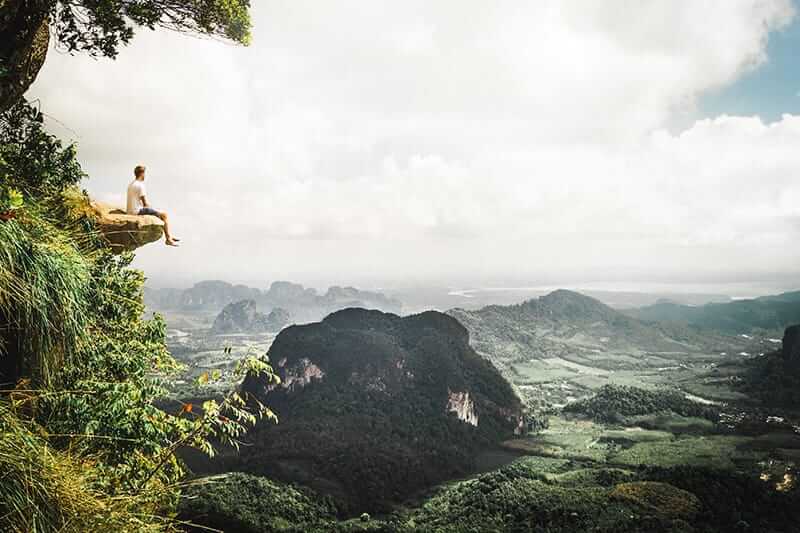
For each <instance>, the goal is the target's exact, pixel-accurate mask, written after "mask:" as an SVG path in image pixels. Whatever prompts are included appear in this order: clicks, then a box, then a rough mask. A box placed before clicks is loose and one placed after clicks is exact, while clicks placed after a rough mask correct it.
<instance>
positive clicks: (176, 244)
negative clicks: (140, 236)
mask: <svg viewBox="0 0 800 533" xmlns="http://www.w3.org/2000/svg"><path fill="white" fill-rule="evenodd" d="M177 240H179V239H167V240H166V241H164V244H166V245H167V246H178V243H177V242H175V241H177Z"/></svg>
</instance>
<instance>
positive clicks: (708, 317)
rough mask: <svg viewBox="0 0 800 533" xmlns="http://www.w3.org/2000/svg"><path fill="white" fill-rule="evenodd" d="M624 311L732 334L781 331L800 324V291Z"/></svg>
mask: <svg viewBox="0 0 800 533" xmlns="http://www.w3.org/2000/svg"><path fill="white" fill-rule="evenodd" d="M623 312H624V313H625V314H627V315H628V316H631V317H634V318H637V319H639V320H645V321H648V322H673V323H679V324H688V325H691V326H696V327H700V328H704V329H713V330H717V331H722V332H725V333H732V334H737V333H738V334H742V333H750V332H752V331H754V330H756V329H762V330H772V331H775V330H778V331H781V330H783V329H784V328H786V327H787V326H789V325H791V324H796V323H798V322H800V291H793V292H785V293H783V294H777V295H773V296H762V297H759V298H754V299H750V300H736V301H733V302H730V303H709V304H706V305H703V306H697V307H694V306H688V305H681V304H677V303H674V302H668V301H665V302H659V303H656V304H654V305H649V306H645V307H641V308H638V309H627V310H624V311H623Z"/></svg>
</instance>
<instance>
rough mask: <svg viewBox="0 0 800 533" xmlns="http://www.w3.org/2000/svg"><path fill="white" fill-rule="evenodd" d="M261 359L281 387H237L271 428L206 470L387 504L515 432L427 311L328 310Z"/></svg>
mask: <svg viewBox="0 0 800 533" xmlns="http://www.w3.org/2000/svg"><path fill="white" fill-rule="evenodd" d="M269 358H270V361H271V363H272V365H273V367H274V368H275V369H276V371H277V372H278V374H279V375H280V377H281V383H280V384H279V385H275V384H271V383H267V382H264V381H263V380H261V379H255V378H248V379H246V380H245V382H244V383H243V384H242V389H243V391H245V392H248V393H250V394H254V395H256V396H257V397H258V398H260V399H262V400H263V401H264V402H265V403H266V404H267V405H269V406H270V408H272V409H273V410H274V411H275V412H276V414H277V415H278V419H279V423H278V424H277V425H273V424H270V423H263V424H259V425H258V426H257V427H256V428H255V429H254V430H253V431H252V432H251V433H250V434H248V437H247V441H248V444H247V445H245V446H242V448H241V451H240V453H239V454H238V455H234V454H232V455H230V456H227V457H220V458H219V459H218V460H217V461H216V462H215V463H212V471H213V468H218V469H220V470H228V471H234V470H235V471H244V472H249V473H254V474H258V475H266V476H268V477H273V478H277V479H282V480H286V481H293V482H299V483H302V484H306V485H310V486H311V487H312V488H314V489H316V490H318V491H320V492H323V493H326V494H329V495H331V496H333V497H334V498H336V500H337V501H339V502H341V505H343V506H344V507H345V508H346V509H348V510H349V511H351V512H363V511H369V512H372V511H387V510H388V509H389V508H390V507H391V505H392V504H394V503H399V502H401V501H403V499H405V498H407V497H408V496H410V495H411V494H413V493H416V492H417V491H419V490H421V489H424V488H427V487H430V486H432V485H434V484H436V483H439V482H441V481H443V480H445V479H452V478H453V477H457V476H461V475H464V474H465V473H467V472H469V471H470V470H471V469H472V468H473V461H474V457H475V455H476V453H478V452H479V451H480V450H483V449H485V448H488V447H491V446H493V445H494V444H495V443H497V442H499V441H501V440H503V439H506V438H509V437H511V436H513V435H514V433H515V432H521V431H523V430H524V428H525V420H524V418H523V413H522V406H521V403H520V400H519V399H518V398H517V396H516V395H515V393H514V391H513V389H512V388H511V386H510V385H509V384H508V383H507V382H506V381H505V380H504V379H503V378H502V376H501V375H500V374H499V373H498V371H497V369H495V368H494V367H493V366H492V365H491V364H490V363H489V362H488V361H486V360H485V359H484V358H482V357H480V356H479V355H478V354H476V353H475V351H474V350H473V349H472V348H471V347H470V346H469V336H468V333H467V330H466V329H465V328H464V327H463V326H462V325H461V324H459V323H458V322H457V321H456V320H455V319H453V318H452V317H450V316H447V315H445V314H442V313H438V312H435V311H429V312H425V313H422V314H419V315H412V316H408V317H399V316H397V315H393V314H387V313H382V312H379V311H367V310H364V309H346V310H343V311H338V312H336V313H333V314H332V315H330V316H328V317H327V318H325V319H324V320H323V321H321V322H317V323H313V324H307V325H303V326H290V327H288V328H286V329H284V330H283V331H281V333H280V334H278V336H277V337H276V339H275V341H274V342H273V344H272V347H271V348H270V350H269ZM215 465H216V466H215ZM195 469H196V467H195Z"/></svg>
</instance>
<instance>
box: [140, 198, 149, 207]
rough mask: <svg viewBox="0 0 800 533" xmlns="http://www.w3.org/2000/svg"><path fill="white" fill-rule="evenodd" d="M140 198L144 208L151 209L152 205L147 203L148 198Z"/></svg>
mask: <svg viewBox="0 0 800 533" xmlns="http://www.w3.org/2000/svg"><path fill="white" fill-rule="evenodd" d="M139 198H141V200H142V207H150V204H148V203H147V198H145V197H144V196H140V197H139Z"/></svg>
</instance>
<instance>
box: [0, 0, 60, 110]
mask: <svg viewBox="0 0 800 533" xmlns="http://www.w3.org/2000/svg"><path fill="white" fill-rule="evenodd" d="M49 13H50V2H49V1H47V0H0V112H3V111H5V110H6V109H8V108H10V107H11V106H13V105H14V104H15V103H16V102H17V101H18V100H19V99H20V98H21V97H22V95H23V94H24V93H25V91H27V90H28V87H30V85H31V84H32V83H33V81H34V80H35V79H36V75H37V74H38V73H39V69H40V68H42V65H43V64H44V60H45V57H46V56H47V48H48V44H49V42H50V30H49Z"/></svg>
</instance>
